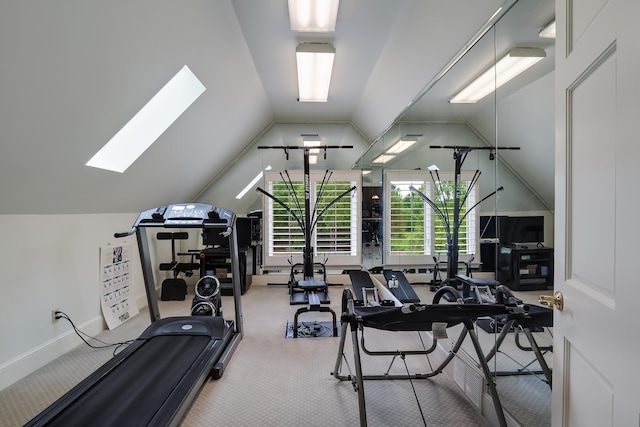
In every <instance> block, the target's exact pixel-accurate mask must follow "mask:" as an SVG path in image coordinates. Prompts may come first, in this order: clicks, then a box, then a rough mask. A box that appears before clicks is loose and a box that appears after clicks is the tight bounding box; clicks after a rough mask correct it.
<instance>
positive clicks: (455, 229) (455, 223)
mask: <svg viewBox="0 0 640 427" xmlns="http://www.w3.org/2000/svg"><path fill="white" fill-rule="evenodd" d="M429 148H445V149H450V150H453V159H454V160H455V175H454V191H455V194H454V200H453V218H452V222H450V221H449V215H448V209H447V207H446V204H443V209H440V207H439V206H438V205H437V204H436V203H435V202H434V201H433V200H431V199H429V198H428V197H427V196H425V195H424V194H423V193H422V192H421V191H420V190H418V189H417V188H415V187H414V186H411V187H409V190H411V191H412V192H414V193H416V194H417V195H418V196H420V198H421V199H422V200H424V201H425V202H426V203H427V204H428V205H429V206H430V207H431V208H432V209H433V210H434V212H435V213H436V214H437V215H438V216H439V217H440V219H442V222H443V223H444V224H445V227H446V233H447V278H446V280H444V281H443V283H442V284H443V285H445V284H448V285H453V286H456V280H457V279H456V275H457V274H458V250H459V249H458V235H459V231H460V225H461V224H462V222H463V221H464V219H465V218H466V217H467V215H468V214H469V212H471V211H472V210H473V209H475V207H476V206H478V205H479V204H480V203H482V202H484V201H485V200H487V199H488V198H489V197H492V196H493V195H495V194H496V193H498V192H499V191H502V190H503V187H499V188H498V189H497V190H496V191H494V192H492V193H490V194H489V195H487V196H485V197H483V198H482V199H481V200H480V201H479V202H477V203H476V204H475V205H473V206H472V207H471V208H469V209H468V210H467V212H466V213H465V214H464V215H462V217H460V206H462V205H463V204H464V202H465V201H466V199H467V195H468V194H469V191H470V190H471V189H472V188H473V186H474V185H475V184H476V183H477V182H478V179H479V178H480V173H481V172H480V171H479V170H476V172H475V174H474V175H473V178H472V179H471V183H470V184H469V188H468V189H467V192H466V194H465V197H464V198H462V199H461V197H460V193H461V191H460V185H461V175H462V165H463V164H464V161H465V159H466V158H467V154H469V153H470V152H471V151H474V150H487V151H489V160H495V155H496V151H497V150H519V149H520V147H464V146H452V145H445V146H439V145H431V146H429ZM434 172H435V177H434ZM429 173H430V175H431V180H432V181H433V184H434V186H436V187H437V186H438V183H439V184H440V187H439V189H440V192H442V184H441V181H440V176H439V174H438V171H437V170H435V171H430V172H429Z"/></svg>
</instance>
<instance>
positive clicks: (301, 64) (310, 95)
mask: <svg viewBox="0 0 640 427" xmlns="http://www.w3.org/2000/svg"><path fill="white" fill-rule="evenodd" d="M335 56H336V49H335V48H334V47H333V45H332V44H330V43H300V44H298V46H297V47H296V61H297V64H298V101H300V102H327V98H328V97H329V85H330V83H331V71H332V69H333V59H334V57H335Z"/></svg>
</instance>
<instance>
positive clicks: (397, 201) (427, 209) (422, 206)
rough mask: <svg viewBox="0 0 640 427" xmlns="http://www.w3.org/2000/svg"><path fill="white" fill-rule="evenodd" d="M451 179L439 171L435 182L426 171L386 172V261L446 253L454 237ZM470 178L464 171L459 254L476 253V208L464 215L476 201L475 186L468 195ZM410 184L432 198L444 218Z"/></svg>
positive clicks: (422, 260)
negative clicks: (449, 241)
mask: <svg viewBox="0 0 640 427" xmlns="http://www.w3.org/2000/svg"><path fill="white" fill-rule="evenodd" d="M453 178H454V177H453V175H452V174H446V173H444V174H443V173H440V181H436V182H434V181H433V180H432V178H431V175H430V174H429V173H428V172H426V171H387V172H385V194H387V195H388V196H387V197H385V215H384V217H385V224H386V227H385V229H386V236H385V238H386V240H387V242H388V244H387V245H385V248H386V261H385V262H386V263H387V264H391V265H403V264H404V265H410V264H426V263H431V262H433V261H432V260H433V256H434V255H440V254H444V255H446V253H447V241H448V238H449V236H450V235H451V237H453V236H452V235H453V214H454V209H453V207H454V200H455V184H454V181H453ZM470 179H471V175H470V174H469V176H466V174H463V176H462V179H461V184H462V185H461V188H460V190H461V191H460V200H461V201H462V200H464V203H463V204H462V205H461V206H460V218H463V217H464V220H463V221H462V223H461V224H460V227H459V234H458V246H459V254H461V255H464V254H472V253H475V247H476V236H475V234H476V226H475V224H476V218H475V216H476V215H475V211H474V210H472V211H471V212H470V213H469V215H467V216H466V217H465V215H466V213H467V212H468V210H469V209H470V208H471V207H472V206H473V205H474V204H475V202H476V190H475V189H472V191H471V192H470V193H469V194H468V195H467V189H468V187H469V184H470ZM434 184H435V185H434ZM410 187H413V188H415V189H417V190H418V191H420V192H421V193H422V194H424V195H425V196H426V197H428V198H429V199H430V200H432V201H433V202H434V204H435V205H436V206H437V207H438V209H439V210H440V212H441V213H442V215H443V216H444V218H446V221H445V219H443V218H442V216H441V215H440V214H439V213H438V212H436V211H435V210H434V208H432V207H431V206H430V205H429V204H428V203H427V202H425V201H424V200H423V199H422V198H421V197H420V196H419V195H418V194H417V193H415V192H413V191H411V190H410V189H409V188H410ZM465 197H466V199H465ZM447 224H449V226H447Z"/></svg>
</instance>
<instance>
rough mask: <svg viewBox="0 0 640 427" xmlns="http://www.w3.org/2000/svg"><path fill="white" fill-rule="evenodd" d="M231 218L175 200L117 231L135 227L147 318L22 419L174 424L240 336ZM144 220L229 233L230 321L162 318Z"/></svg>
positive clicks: (61, 422) (218, 371) (220, 369)
mask: <svg viewBox="0 0 640 427" xmlns="http://www.w3.org/2000/svg"><path fill="white" fill-rule="evenodd" d="M235 219H236V217H235V214H233V212H231V211H228V210H226V209H222V208H214V207H212V206H211V205H206V204H199V203H184V204H175V205H170V206H163V207H161V208H157V209H150V210H148V211H145V212H142V213H141V214H140V215H139V216H138V219H137V220H136V222H135V223H134V225H133V228H132V229H131V231H129V232H125V233H116V234H115V237H124V236H128V235H132V234H134V233H135V234H136V237H137V240H138V248H139V251H140V260H141V263H142V272H143V276H144V282H145V289H146V293H147V301H148V303H149V315H150V318H151V325H150V326H149V327H148V328H147V329H146V330H145V331H144V332H143V333H142V335H140V337H139V338H138V339H136V340H135V341H134V342H133V343H132V344H130V345H129V346H128V347H127V348H126V349H125V350H123V351H122V352H121V353H119V354H118V355H116V356H115V357H113V358H112V359H111V360H110V361H108V362H107V363H105V364H104V365H103V366H102V367H100V368H99V369H98V370H96V371H95V372H94V373H92V374H91V375H90V376H89V377H87V378H86V379H85V380H83V381H82V382H81V383H80V384H78V385H77V386H76V387H74V388H72V389H71V390H70V391H69V392H68V393H66V394H65V395H63V396H62V397H61V398H60V399H58V400H57V401H56V402H54V403H53V404H52V405H51V406H49V407H48V408H47V409H45V410H44V411H43V412H42V413H40V414H39V415H38V416H36V417H35V418H34V419H32V420H31V421H30V422H29V423H27V424H26V425H27V426H64V427H68V426H88V425H93V426H124V425H135V426H175V425H177V424H178V423H179V422H180V420H181V419H182V416H183V415H184V414H185V412H186V411H187V409H188V407H189V405H190V403H191V401H192V400H193V399H194V398H195V396H196V395H197V393H198V391H199V390H200V387H201V386H202V384H203V383H204V381H205V380H206V379H207V378H208V377H209V376H210V375H211V376H212V377H214V378H220V377H221V376H222V374H223V372H224V368H225V366H226V364H227V363H228V361H229V359H230V358H231V356H232V354H233V352H234V351H235V349H236V348H237V346H238V344H239V342H240V340H241V339H242V335H243V332H242V307H241V304H240V282H239V280H236V278H239V277H240V275H239V274H238V252H237V245H236V244H237V233H236V230H235ZM147 228H179V229H184V228H200V229H209V228H212V229H217V230H220V232H221V233H224V234H226V235H227V236H229V242H230V249H231V258H232V260H231V263H232V271H233V277H234V281H233V282H234V289H233V297H234V303H235V322H234V321H229V320H225V319H223V318H222V316H221V315H213V316H203V315H200V316H181V317H169V318H165V319H161V318H160V312H159V309H158V296H157V290H156V287H155V284H154V280H153V270H152V264H151V254H150V250H149V242H148V241H147V234H146V229H147ZM214 314H216V313H214Z"/></svg>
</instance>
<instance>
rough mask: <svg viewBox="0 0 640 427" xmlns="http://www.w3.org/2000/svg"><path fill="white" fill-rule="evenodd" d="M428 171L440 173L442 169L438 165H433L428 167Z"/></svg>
mask: <svg viewBox="0 0 640 427" xmlns="http://www.w3.org/2000/svg"><path fill="white" fill-rule="evenodd" d="M427 169H428V170H430V171H439V170H440V168H439V167H438V166H437V165H431V166H428V167H427Z"/></svg>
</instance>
